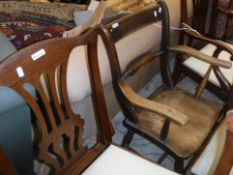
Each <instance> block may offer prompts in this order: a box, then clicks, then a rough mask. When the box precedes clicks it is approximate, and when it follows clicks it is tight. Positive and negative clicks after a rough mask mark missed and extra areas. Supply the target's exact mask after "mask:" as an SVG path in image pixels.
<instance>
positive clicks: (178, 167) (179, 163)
mask: <svg viewBox="0 0 233 175" xmlns="http://www.w3.org/2000/svg"><path fill="white" fill-rule="evenodd" d="M174 170H175V171H176V172H178V173H180V174H183V173H184V160H183V159H181V158H176V159H175V165H174Z"/></svg>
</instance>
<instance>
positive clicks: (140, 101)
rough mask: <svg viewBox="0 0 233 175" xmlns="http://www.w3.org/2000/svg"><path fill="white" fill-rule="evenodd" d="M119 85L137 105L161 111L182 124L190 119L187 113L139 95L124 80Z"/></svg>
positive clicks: (157, 111) (155, 111) (128, 98)
mask: <svg viewBox="0 0 233 175" xmlns="http://www.w3.org/2000/svg"><path fill="white" fill-rule="evenodd" d="M119 87H120V89H121V92H122V93H123V94H124V96H125V97H126V99H127V100H128V101H129V102H130V103H131V104H132V105H133V106H135V107H138V108H141V109H145V110H149V111H151V112H154V113H159V114H161V115H163V116H166V117H168V118H169V119H171V120H173V121H174V122H176V123H178V124H180V125H185V124H186V123H187V122H188V121H189V117H188V116H186V115H185V114H182V113H180V112H179V111H177V110H175V109H173V108H171V107H169V106H167V105H164V104H162V103H159V102H155V101H152V100H148V99H145V98H143V97H141V96H139V95H138V94H136V93H135V92H134V91H133V90H132V89H131V88H130V87H129V86H128V85H127V83H126V82H125V81H124V80H120V81H119Z"/></svg>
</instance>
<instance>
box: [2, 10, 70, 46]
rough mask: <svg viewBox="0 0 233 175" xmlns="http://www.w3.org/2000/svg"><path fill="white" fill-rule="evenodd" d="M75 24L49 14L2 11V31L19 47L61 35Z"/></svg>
mask: <svg viewBox="0 0 233 175" xmlns="http://www.w3.org/2000/svg"><path fill="white" fill-rule="evenodd" d="M73 26H74V24H72V23H70V22H67V21H66V20H58V19H55V18H51V17H48V16H42V15H35V14H31V13H30V14H29V13H23V12H20V13H10V12H9V13H8V12H0V31H2V32H3V33H4V34H5V35H6V36H7V37H8V38H9V39H10V40H11V41H12V43H13V44H14V45H15V47H16V48H17V49H21V48H24V47H26V46H28V45H30V44H33V43H35V42H38V41H41V40H45V39H49V38H54V37H61V36H62V33H63V32H64V31H66V30H70V29H71V28H73Z"/></svg>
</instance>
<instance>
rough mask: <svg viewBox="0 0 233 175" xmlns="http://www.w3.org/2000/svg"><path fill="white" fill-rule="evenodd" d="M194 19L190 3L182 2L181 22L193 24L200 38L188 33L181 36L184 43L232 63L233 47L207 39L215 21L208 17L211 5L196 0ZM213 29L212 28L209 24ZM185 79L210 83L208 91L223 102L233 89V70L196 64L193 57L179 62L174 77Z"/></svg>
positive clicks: (202, 63) (191, 32) (180, 59)
mask: <svg viewBox="0 0 233 175" xmlns="http://www.w3.org/2000/svg"><path fill="white" fill-rule="evenodd" d="M192 2H193V17H192V18H191V19H189V17H188V15H187V14H188V8H187V0H181V22H186V23H190V22H189V21H190V20H191V26H192V27H193V29H195V30H197V31H198V32H199V33H200V35H199V34H197V33H195V32H193V31H190V30H184V31H183V32H181V37H180V43H181V44H186V45H192V46H194V47H196V48H198V49H199V50H200V51H201V52H202V53H205V54H207V55H212V56H214V57H216V58H218V59H220V60H225V61H231V60H232V58H233V57H232V55H233V50H232V49H233V46H232V45H229V44H228V43H226V42H222V41H219V40H213V39H211V38H207V37H206V35H207V33H206V28H208V27H206V25H207V21H208V20H209V21H210V19H211V18H209V17H208V15H209V14H208V13H207V12H208V8H209V1H199V0H193V1H192ZM208 25H211V24H208ZM181 75H186V76H189V77H191V78H192V79H193V80H195V81H197V82H201V81H202V80H203V77H208V78H206V79H207V80H208V81H207V86H206V87H207V89H209V90H210V91H211V92H213V93H214V94H216V95H217V96H218V97H219V98H220V99H222V100H224V101H226V100H227V98H228V94H229V91H230V88H231V86H232V83H233V82H232V79H233V68H230V69H225V68H218V67H215V66H211V65H210V64H206V63H205V62H203V61H199V60H196V59H195V58H193V57H181V56H179V59H177V62H176V69H175V73H174V77H175V79H176V80H178V79H179V78H181Z"/></svg>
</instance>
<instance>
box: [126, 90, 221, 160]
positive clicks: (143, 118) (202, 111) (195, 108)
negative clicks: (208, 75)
mask: <svg viewBox="0 0 233 175" xmlns="http://www.w3.org/2000/svg"><path fill="white" fill-rule="evenodd" d="M149 99H151V100H153V101H156V102H160V103H162V104H165V105H168V106H169V107H172V108H174V109H177V110H178V111H179V112H182V113H183V114H185V115H187V116H189V121H188V123H187V124H186V125H184V126H180V125H179V124H177V123H175V122H172V123H171V124H170V129H169V133H168V136H167V138H166V140H164V141H162V143H163V144H165V145H167V146H168V147H169V148H170V149H171V150H173V152H175V153H176V154H177V155H179V156H180V157H184V158H185V157H188V156H189V155H191V154H193V153H194V152H195V151H196V150H197V149H198V147H199V145H201V143H203V142H204V140H205V138H206V137H207V135H208V134H209V131H210V129H211V128H212V127H213V126H214V123H215V121H216V119H217V117H218V115H219V113H220V111H221V109H222V105H221V104H218V103H216V102H212V101H208V100H206V99H203V98H200V99H196V98H193V96H192V95H191V94H189V93H187V92H185V91H184V90H182V89H175V90H174V89H173V90H165V89H161V90H159V92H156V94H153V95H151V96H150V97H149ZM136 116H137V118H138V121H139V122H138V124H136V125H132V124H131V126H132V127H136V128H138V129H139V130H142V131H143V132H145V133H147V134H148V135H150V136H152V137H153V138H154V139H157V138H159V137H160V132H161V130H162V128H163V125H164V122H165V118H164V117H163V116H161V115H160V114H156V113H152V112H149V111H145V110H137V112H136ZM126 122H127V123H128V124H130V122H129V121H128V120H127V121H126ZM184 138H188V139H184Z"/></svg>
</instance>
